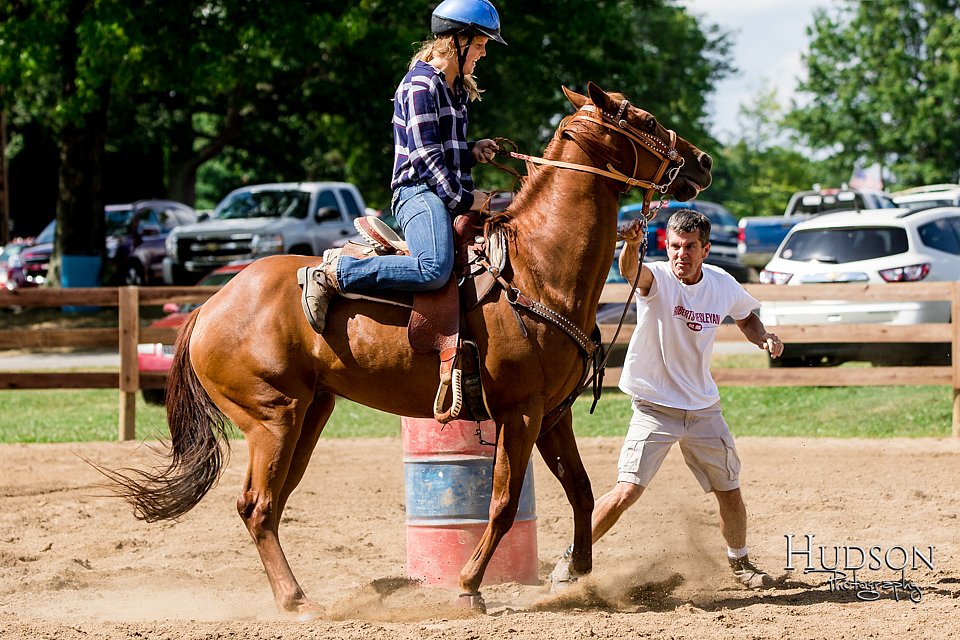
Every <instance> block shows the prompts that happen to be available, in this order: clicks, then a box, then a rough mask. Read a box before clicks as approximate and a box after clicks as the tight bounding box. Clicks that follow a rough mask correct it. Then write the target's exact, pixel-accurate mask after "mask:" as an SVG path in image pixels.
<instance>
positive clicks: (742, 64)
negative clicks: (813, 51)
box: [678, 0, 829, 142]
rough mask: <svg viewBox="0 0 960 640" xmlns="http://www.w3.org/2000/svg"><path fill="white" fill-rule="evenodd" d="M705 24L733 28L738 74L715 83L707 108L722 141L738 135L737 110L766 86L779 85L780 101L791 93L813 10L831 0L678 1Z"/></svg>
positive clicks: (799, 67) (804, 48)
mask: <svg viewBox="0 0 960 640" xmlns="http://www.w3.org/2000/svg"><path fill="white" fill-rule="evenodd" d="M678 4H680V5H681V6H683V7H686V8H687V9H688V10H689V11H690V12H691V13H693V14H694V15H697V16H703V17H704V18H705V20H706V22H707V23H709V24H717V25H720V26H721V27H723V28H724V29H725V30H727V31H731V32H733V41H734V47H733V60H734V64H735V65H736V66H737V68H739V69H740V72H739V73H738V74H736V75H734V76H733V77H731V78H729V79H727V80H724V81H722V82H720V83H718V85H717V91H716V93H715V94H714V95H713V97H712V98H711V100H710V103H709V107H710V112H711V116H712V120H713V123H714V126H713V133H714V135H715V136H717V138H719V139H720V140H721V141H722V142H730V141H732V140H734V139H736V138H739V136H737V135H735V134H736V131H737V128H738V127H737V112H738V110H739V107H740V105H741V104H744V103H748V102H750V101H751V99H752V98H753V97H754V96H756V94H757V93H758V92H759V91H761V90H762V89H764V88H766V87H770V86H772V87H775V88H776V89H777V93H778V97H779V99H780V102H781V103H783V102H786V101H787V100H789V98H790V97H791V96H792V95H793V88H794V87H795V86H796V82H797V78H798V77H799V76H800V75H801V73H802V71H803V69H802V66H801V63H800V55H801V53H802V52H805V51H806V49H807V36H806V28H807V27H808V26H809V25H810V24H811V23H812V22H813V10H814V9H815V8H817V7H825V6H828V5H829V0H733V1H730V0H678Z"/></svg>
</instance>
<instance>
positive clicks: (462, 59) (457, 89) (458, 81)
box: [453, 33, 473, 99]
mask: <svg viewBox="0 0 960 640" xmlns="http://www.w3.org/2000/svg"><path fill="white" fill-rule="evenodd" d="M471 44H473V34H472V33H471V34H470V35H469V36H467V45H466V47H463V48H461V47H460V36H459V35H454V36H453V46H454V47H456V49H457V77H456V78H454V79H453V93H454V95H455V96H457V98H458V99H459V97H460V96H461V95H462V94H463V93H465V92H466V89H465V88H464V84H463V65H464V64H465V63H466V61H467V52H469V51H470V45H471Z"/></svg>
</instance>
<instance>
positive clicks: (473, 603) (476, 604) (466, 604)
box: [457, 591, 487, 614]
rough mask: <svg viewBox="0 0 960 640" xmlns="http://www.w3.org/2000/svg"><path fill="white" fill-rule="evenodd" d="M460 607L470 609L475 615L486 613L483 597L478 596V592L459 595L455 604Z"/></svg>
mask: <svg viewBox="0 0 960 640" xmlns="http://www.w3.org/2000/svg"><path fill="white" fill-rule="evenodd" d="M457 604H459V605H460V607H462V608H464V609H470V610H471V611H473V612H475V613H484V614H485V613H486V612H487V605H486V603H485V602H484V601H483V596H482V595H480V592H479V591H478V592H476V593H461V594H460V598H459V600H458V602H457Z"/></svg>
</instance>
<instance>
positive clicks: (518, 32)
mask: <svg viewBox="0 0 960 640" xmlns="http://www.w3.org/2000/svg"><path fill="white" fill-rule="evenodd" d="M497 5H498V9H499V10H500V13H501V16H502V20H503V25H504V34H505V36H506V38H507V40H508V42H510V46H508V47H496V46H494V45H491V48H490V52H489V53H490V55H489V57H488V58H487V59H486V60H484V61H483V62H482V64H481V65H480V67H479V69H478V74H479V79H480V83H481V86H483V87H484V88H486V89H487V92H486V93H485V94H484V98H485V99H484V100H483V101H482V102H480V103H477V104H475V105H473V107H472V108H471V133H472V134H473V135H475V136H477V137H480V136H504V137H507V138H511V139H513V140H514V141H516V142H517V144H518V145H519V146H520V147H521V148H522V149H523V150H524V151H528V152H532V153H538V152H539V151H540V150H541V149H542V148H543V147H544V146H545V144H546V142H547V138H548V137H549V135H550V134H551V133H552V131H553V128H554V127H555V125H556V123H557V122H558V120H559V118H560V117H561V116H563V115H566V114H567V113H569V105H568V104H567V103H566V101H565V99H564V98H563V94H562V91H561V85H564V84H565V85H568V86H570V87H572V88H574V89H577V90H580V91H582V90H583V88H584V87H585V85H586V83H587V81H589V80H593V81H595V82H597V83H598V84H600V85H601V86H603V87H604V88H605V89H608V90H613V91H622V92H623V93H625V94H626V95H627V96H628V97H629V98H630V99H631V100H633V101H634V102H635V103H636V104H638V105H639V106H641V107H644V108H647V109H648V110H650V111H651V112H653V113H654V114H655V115H657V116H658V117H659V118H660V119H661V120H662V121H663V122H665V123H666V124H667V126H669V127H671V128H674V129H676V130H678V131H680V132H681V133H682V134H683V135H684V136H686V137H688V138H690V139H691V140H693V141H695V142H696V143H697V144H698V145H699V146H701V147H702V148H704V149H705V150H708V151H709V150H711V148H712V147H713V146H715V145H714V143H713V141H712V140H710V139H709V137H708V135H707V129H708V127H707V122H706V119H705V115H704V114H705V109H704V105H705V100H706V96H707V95H708V94H709V92H710V91H711V89H712V87H713V83H714V82H716V81H717V80H719V79H720V78H722V77H723V75H724V74H725V73H727V72H728V71H729V62H728V54H727V47H728V36H727V35H726V34H724V33H722V32H721V31H719V30H718V29H716V28H703V29H702V28H701V26H700V25H699V24H698V23H697V21H696V19H694V18H693V17H692V16H691V15H690V14H688V13H687V12H686V11H685V10H684V9H682V8H678V7H676V6H674V5H673V4H672V3H671V2H669V0H644V1H643V2H635V1H628V0H599V1H598V0H592V1H590V0H553V1H551V2H546V1H544V0H526V1H523V2H521V1H519V0H516V1H511V0H502V1H499V2H497ZM0 6H2V7H4V8H5V9H0V12H4V11H5V13H4V14H3V15H2V16H0V17H2V18H4V20H3V23H2V24H0V84H2V85H3V86H5V87H6V88H7V91H6V92H5V93H4V100H5V102H6V104H7V105H9V106H10V107H11V108H12V110H13V112H14V113H15V114H16V115H17V117H19V118H21V119H23V120H25V121H30V122H40V123H42V124H43V125H44V127H45V128H46V129H47V130H49V131H50V132H51V134H52V135H53V136H54V137H55V138H56V139H57V140H58V141H59V145H60V149H61V154H60V155H61V167H60V194H61V195H60V201H59V204H58V213H57V216H58V221H59V228H60V229H61V233H60V234H58V249H57V250H56V251H57V253H56V254H55V255H59V254H60V252H63V251H66V252H78V253H84V254H85V253H91V254H92V253H97V252H100V251H102V249H103V244H104V243H103V215H102V212H103V202H102V197H101V195H100V194H101V184H102V182H101V181H102V175H103V171H102V166H101V165H102V161H103V155H104V149H109V148H121V147H126V148H129V147H130V146H134V147H140V148H145V149H151V150H153V149H155V150H156V154H157V155H161V154H162V156H163V158H164V160H165V168H164V173H165V176H164V178H163V180H162V182H163V183H165V184H166V187H167V189H166V190H167V193H166V194H151V195H158V196H159V195H167V196H169V197H173V198H174V199H178V200H182V201H185V202H188V203H193V202H195V200H196V199H197V195H199V196H200V198H199V199H200V200H201V203H202V204H203V205H207V206H209V205H211V204H213V203H214V202H216V201H217V200H219V198H220V197H222V196H223V195H224V194H225V193H226V191H228V190H229V189H230V188H233V187H235V186H238V184H239V183H242V182H260V181H276V180H304V179H346V180H350V181H353V182H356V183H357V184H358V185H359V186H360V188H361V189H362V190H363V192H364V193H365V195H366V196H367V199H368V201H369V202H370V203H371V204H374V205H379V206H383V205H386V204H387V202H388V201H389V195H390V194H389V180H390V171H391V169H392V155H393V141H392V130H391V127H390V120H391V116H392V104H391V99H392V97H393V91H394V88H395V87H396V84H397V82H398V81H399V79H400V78H401V76H402V75H403V73H405V71H406V68H407V65H408V63H409V61H410V57H411V55H412V54H413V52H414V50H415V43H416V42H417V41H420V40H423V39H425V38H427V37H428V36H429V24H430V13H431V11H432V10H433V8H434V7H435V6H436V1H435V0H389V1H388V0H314V1H313V2H308V3H277V2H264V1H260V0H255V1H251V0H138V1H137V2H132V3H131V2H125V1H124V0H48V1H47V2H44V3H36V4H33V3H27V2H25V1H23V0H17V1H15V2H14V3H13V4H9V3H8V4H5V5H0ZM484 169H486V168H484ZM198 176H199V182H198ZM479 177H480V183H481V184H482V185H483V186H495V185H499V186H506V184H507V183H508V179H507V178H506V177H505V176H503V175H499V174H496V173H494V172H493V171H487V172H486V173H485V174H484V172H483V171H481V174H480V176H479ZM54 275H55V274H54Z"/></svg>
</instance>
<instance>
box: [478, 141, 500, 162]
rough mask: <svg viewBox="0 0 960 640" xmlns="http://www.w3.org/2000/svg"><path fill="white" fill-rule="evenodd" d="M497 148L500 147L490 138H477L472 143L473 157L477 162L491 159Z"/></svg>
mask: <svg viewBox="0 0 960 640" xmlns="http://www.w3.org/2000/svg"><path fill="white" fill-rule="evenodd" d="M499 150H500V147H499V146H498V145H497V143H496V142H494V141H493V140H491V139H490V138H484V139H483V140H477V143H476V144H475V145H473V159H474V160H476V161H477V162H488V161H490V160H493V158H494V156H495V155H497V151H499Z"/></svg>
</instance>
